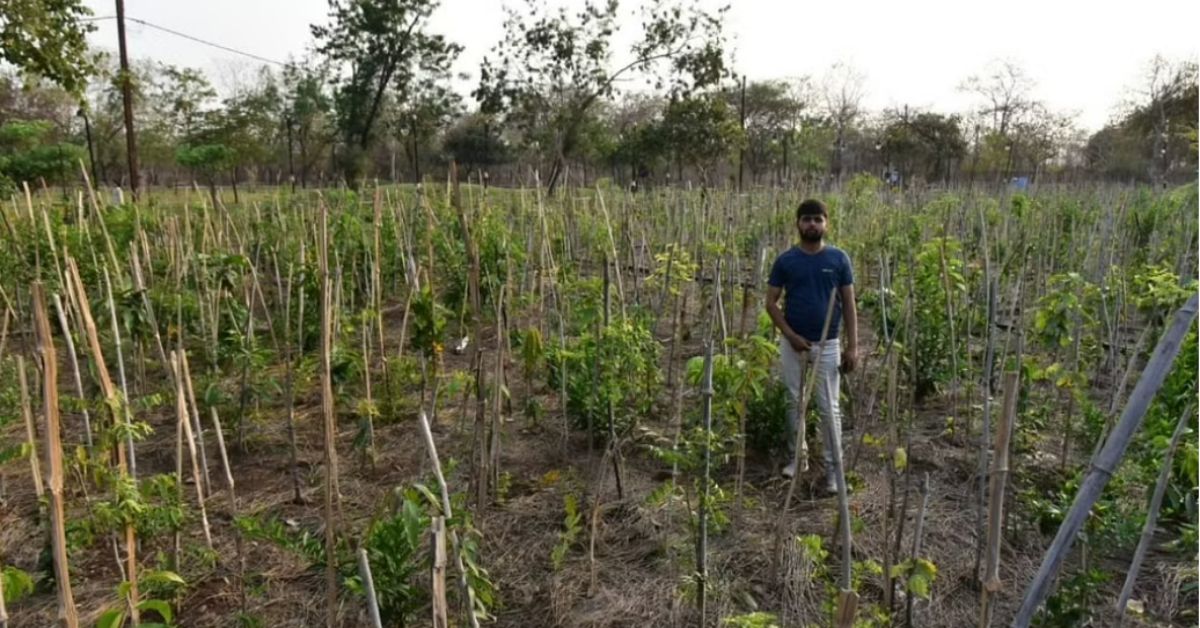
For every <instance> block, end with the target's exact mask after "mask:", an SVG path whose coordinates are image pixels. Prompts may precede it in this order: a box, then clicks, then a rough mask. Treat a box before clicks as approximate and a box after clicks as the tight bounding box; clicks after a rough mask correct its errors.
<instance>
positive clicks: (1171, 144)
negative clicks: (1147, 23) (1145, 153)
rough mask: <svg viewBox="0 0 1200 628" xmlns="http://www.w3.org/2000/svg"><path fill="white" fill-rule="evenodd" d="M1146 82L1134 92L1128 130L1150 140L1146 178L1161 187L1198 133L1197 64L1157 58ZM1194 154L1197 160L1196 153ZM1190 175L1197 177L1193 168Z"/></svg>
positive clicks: (1150, 65) (1150, 64)
mask: <svg viewBox="0 0 1200 628" xmlns="http://www.w3.org/2000/svg"><path fill="white" fill-rule="evenodd" d="M1143 80H1144V84H1143V86H1142V87H1141V88H1140V89H1137V90H1135V92H1134V94H1135V96H1134V98H1135V100H1133V102H1132V103H1130V104H1131V105H1132V106H1129V112H1128V114H1127V116H1126V126H1127V127H1128V128H1129V130H1130V131H1131V132H1133V133H1137V134H1141V135H1142V136H1143V137H1148V138H1149V140H1150V146H1149V148H1150V154H1149V158H1148V160H1147V162H1148V163H1147V174H1148V176H1149V178H1150V180H1151V181H1152V182H1154V183H1156V184H1161V183H1163V182H1164V181H1165V180H1166V178H1167V175H1168V174H1169V173H1170V172H1171V171H1172V169H1173V167H1174V166H1175V163H1174V162H1175V161H1176V160H1178V159H1179V158H1181V157H1184V156H1186V155H1187V154H1188V152H1189V151H1188V147H1187V143H1188V142H1187V139H1188V134H1189V131H1190V132H1192V133H1194V132H1195V129H1196V119H1197V64H1196V62H1195V61H1191V60H1188V61H1182V62H1177V63H1175V62H1171V61H1169V60H1167V59H1166V58H1165V57H1163V56H1162V55H1155V56H1154V58H1153V59H1151V61H1150V63H1149V64H1148V67H1147V69H1146V76H1145V78H1144V79H1143ZM1127 106H1128V105H1127ZM1191 154H1192V156H1193V157H1194V155H1195V151H1194V149H1193V150H1192V151H1191ZM1191 163H1192V164H1194V163H1195V159H1194V158H1193V159H1192V160H1191ZM1181 165H1182V164H1181ZM1188 171H1189V175H1188V176H1189V178H1190V177H1192V176H1194V173H1195V168H1194V167H1192V168H1188Z"/></svg>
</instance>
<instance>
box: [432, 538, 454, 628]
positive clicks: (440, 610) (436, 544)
mask: <svg viewBox="0 0 1200 628" xmlns="http://www.w3.org/2000/svg"><path fill="white" fill-rule="evenodd" d="M429 531H430V533H431V536H432V538H433V565H432V567H433V574H432V577H431V580H432V583H433V585H432V587H431V588H432V593H431V597H432V598H433V602H432V604H431V606H432V607H433V628H449V626H450V607H449V605H448V604H447V603H446V518H445V517H442V516H436V517H431V518H430V520H429Z"/></svg>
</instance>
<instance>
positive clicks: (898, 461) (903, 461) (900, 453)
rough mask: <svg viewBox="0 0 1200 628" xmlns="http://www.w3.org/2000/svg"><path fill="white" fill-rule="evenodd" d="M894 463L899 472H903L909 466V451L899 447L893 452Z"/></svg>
mask: <svg viewBox="0 0 1200 628" xmlns="http://www.w3.org/2000/svg"><path fill="white" fill-rule="evenodd" d="M892 464H893V465H894V466H895V467H896V471H897V472H899V473H903V472H904V470H905V469H907V468H908V452H906V451H904V448H903V447H897V448H896V450H895V451H893V452H892Z"/></svg>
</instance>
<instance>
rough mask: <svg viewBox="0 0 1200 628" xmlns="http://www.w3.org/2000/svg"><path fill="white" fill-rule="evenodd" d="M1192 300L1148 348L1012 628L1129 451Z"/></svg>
mask: <svg viewBox="0 0 1200 628" xmlns="http://www.w3.org/2000/svg"><path fill="white" fill-rule="evenodd" d="M1197 300H1198V296H1197V295H1196V294H1192V296H1191V298H1189V299H1188V301H1187V303H1186V304H1185V305H1184V306H1183V307H1181V308H1180V309H1179V310H1178V311H1177V312H1176V313H1175V317H1174V320H1173V321H1172V322H1171V326H1170V327H1169V328H1168V329H1167V330H1166V332H1165V333H1164V334H1163V335H1162V338H1161V339H1160V340H1159V341H1158V345H1157V346H1156V347H1155V348H1154V353H1153V354H1152V355H1151V356H1150V362H1149V363H1148V364H1147V365H1146V369H1145V370H1144V371H1142V375H1141V377H1140V378H1139V379H1138V383H1137V385H1136V386H1134V388H1133V393H1132V394H1130V396H1129V401H1128V402H1127V403H1126V404H1125V410H1124V411H1123V412H1122V413H1121V419H1120V421H1118V422H1117V424H1116V425H1115V426H1114V427H1113V430H1112V433H1111V434H1110V435H1109V437H1108V440H1106V441H1105V443H1104V447H1103V449H1101V450H1100V452H1099V453H1098V454H1097V455H1096V456H1095V457H1094V458H1093V459H1092V463H1091V469H1090V470H1089V471H1088V474H1087V475H1086V476H1085V477H1084V479H1083V482H1082V483H1081V484H1080V486H1079V492H1078V493H1077V494H1076V496H1075V502H1074V503H1073V504H1072V505H1071V509H1070V510H1069V511H1068V512H1067V515H1066V517H1065V518H1064V519H1063V523H1062V525H1061V526H1059V528H1058V533H1057V534H1056V535H1055V536H1054V541H1053V542H1052V543H1051V544H1050V548H1049V550H1047V552H1046V557H1045V558H1044V559H1043V560H1042V564H1041V567H1039V568H1038V572H1037V574H1036V575H1035V576H1034V578H1033V581H1032V582H1031V583H1030V584H1029V587H1028V588H1027V589H1026V590H1025V596H1024V598H1023V599H1022V601H1021V607H1020V608H1019V609H1018V610H1017V614H1016V616H1015V617H1014V618H1013V622H1012V626H1013V628H1026V627H1027V626H1029V623H1030V622H1031V621H1032V620H1033V615H1034V613H1036V612H1037V609H1038V607H1040V606H1041V605H1042V602H1044V601H1045V599H1046V597H1047V596H1048V595H1049V594H1050V585H1051V584H1052V582H1053V574H1055V573H1058V569H1059V567H1061V566H1062V563H1063V561H1064V560H1066V556H1067V552H1068V551H1069V550H1070V548H1071V544H1072V542H1073V541H1074V540H1075V535H1076V534H1078V532H1079V530H1080V528H1082V527H1083V522H1084V520H1085V519H1086V518H1087V516H1088V513H1089V512H1090V511H1091V508H1092V505H1093V504H1095V502H1096V500H1097V499H1098V498H1099V497H1100V492H1101V491H1103V490H1104V486H1105V484H1107V483H1108V479H1109V478H1110V477H1112V474H1113V471H1114V469H1116V467H1117V464H1118V463H1119V462H1120V461H1121V458H1122V456H1124V454H1125V448H1126V447H1128V446H1129V441H1130V440H1131V439H1132V438H1133V435H1134V433H1135V432H1136V431H1137V429H1138V428H1139V427H1140V426H1141V423H1142V418H1143V417H1144V416H1145V414H1146V410H1147V409H1148V408H1149V407H1150V402H1151V401H1153V400H1154V395H1155V393H1157V392H1158V389H1159V388H1160V387H1161V386H1162V383H1163V380H1165V379H1166V377H1167V373H1168V372H1169V371H1170V370H1171V366H1172V364H1173V363H1174V362H1175V356H1177V355H1178V354H1179V349H1180V345H1181V344H1182V343H1183V338H1184V336H1186V335H1187V332H1188V329H1189V328H1190V327H1191V325H1192V322H1193V321H1194V320H1195V319H1196V307H1197Z"/></svg>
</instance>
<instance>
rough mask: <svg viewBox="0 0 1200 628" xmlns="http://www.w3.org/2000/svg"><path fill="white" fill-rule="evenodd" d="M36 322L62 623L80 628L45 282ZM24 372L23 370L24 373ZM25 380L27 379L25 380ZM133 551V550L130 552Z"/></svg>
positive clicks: (38, 288)
mask: <svg viewBox="0 0 1200 628" xmlns="http://www.w3.org/2000/svg"><path fill="white" fill-rule="evenodd" d="M31 292H32V295H31V296H32V298H33V322H34V329H35V330H36V332H37V344H38V353H39V354H40V355H41V359H42V401H43V403H44V404H45V407H44V411H43V414H44V415H45V417H46V459H47V460H48V461H49V465H48V466H49V467H50V478H49V480H50V530H51V533H50V541H51V550H52V552H53V555H54V582H55V583H56V584H57V585H58V624H59V625H60V626H62V627H63V628H78V626H79V616H78V614H77V613H76V611H75V597H74V595H73V594H72V592H71V570H70V566H69V564H68V562H67V561H68V558H67V529H66V515H65V512H64V507H63V460H62V440H61V438H60V435H59V429H60V427H59V420H58V418H59V417H58V356H57V355H56V354H55V351H54V338H53V337H52V336H51V335H50V316H49V314H48V313H47V311H46V296H45V294H44V292H43V289H42V283H41V282H40V281H35V282H34V283H33V286H32V290H31ZM22 372H23V371H22ZM22 379H23V378H22ZM130 551H131V552H132V548H131V549H130Z"/></svg>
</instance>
